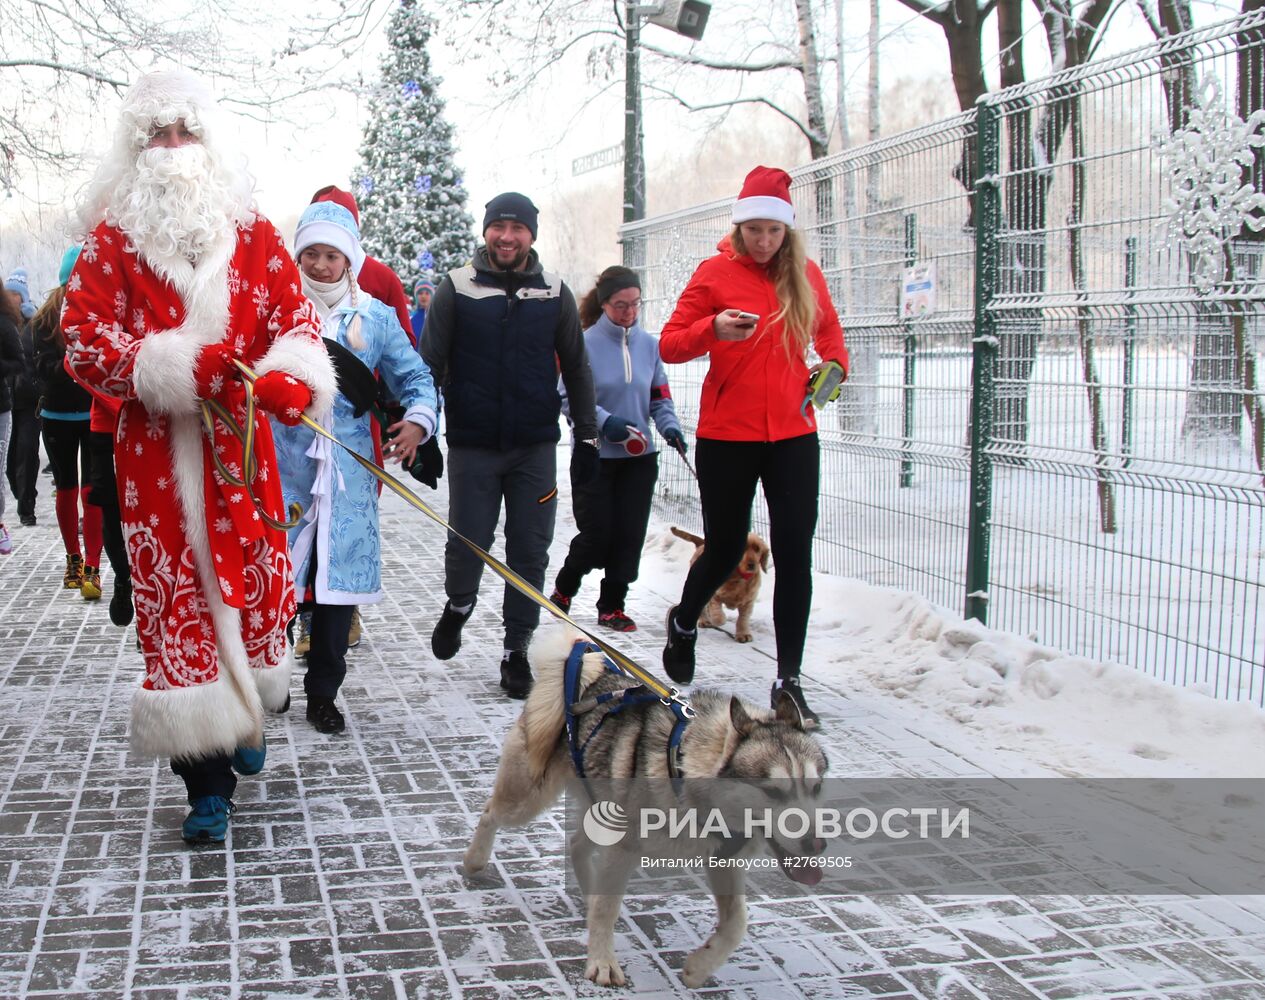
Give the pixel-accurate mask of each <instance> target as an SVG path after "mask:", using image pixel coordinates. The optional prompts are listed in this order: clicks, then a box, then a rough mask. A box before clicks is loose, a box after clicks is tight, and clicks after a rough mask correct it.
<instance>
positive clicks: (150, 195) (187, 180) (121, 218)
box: [106, 143, 236, 261]
mask: <svg viewBox="0 0 1265 1000" xmlns="http://www.w3.org/2000/svg"><path fill="white" fill-rule="evenodd" d="M235 207H236V201H235V199H234V193H233V192H232V191H231V190H230V188H229V186H228V185H227V184H225V183H223V182H222V181H221V180H220V177H219V176H218V172H217V171H216V170H215V168H214V165H213V164H212V161H211V157H210V155H209V154H208V152H207V150H206V147H204V146H203V145H201V144H200V143H191V144H190V145H187V146H180V147H177V148H174V149H168V148H165V147H159V148H155V149H145V150H142V151H141V152H140V154H139V155H138V156H137V157H136V169H135V170H134V171H133V173H132V174H131V176H130V177H129V178H126V179H125V180H124V182H123V184H122V185H121V186H120V187H119V188H118V189H117V190H116V193H115V195H114V197H112V198H111V199H110V205H109V208H108V209H107V212H106V218H107V219H109V220H110V221H111V222H112V223H113V224H114V225H116V226H118V228H119V229H121V230H122V231H123V232H124V233H125V234H126V235H127V237H128V238H129V239H130V240H131V242H132V244H133V245H134V246H136V247H137V248H138V249H140V250H142V251H144V252H145V253H146V254H147V255H149V256H152V257H159V258H162V257H173V256H180V257H184V258H185V259H186V260H191V261H192V260H196V259H197V258H198V256H199V255H201V253H202V252H203V251H204V250H205V249H206V248H207V247H209V246H211V245H213V244H215V243H217V242H219V241H220V240H222V239H224V238H226V237H228V236H231V234H232V232H233V229H234V223H233V218H232V215H233V212H234V208H235Z"/></svg>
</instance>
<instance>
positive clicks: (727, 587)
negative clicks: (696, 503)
mask: <svg viewBox="0 0 1265 1000" xmlns="http://www.w3.org/2000/svg"><path fill="white" fill-rule="evenodd" d="M672 534H674V535H676V537H677V538H684V539H685V540H686V541H687V542H693V543H694V546H695V548H694V555H693V556H691V557H690V565H691V566H693V565H694V563H695V562H696V561H697V560H698V557H699V556H701V555H702V554H703V546H704V545H705V544H706V542H705V541H704V540H703V539H701V538H699V537H698V535H693V534H691V533H690V532H688V531H684V530H682V529H681V528H678V527H676V526H675V525H673V527H672ZM768 571H769V545H768V543H767V542H766V541H765V540H764V539H763V538H761V537H760V536H759V535H757V534H756V533H755V532H754V531H753V532H751V533H750V534H748V535H747V547H746V550H745V551H744V552H743V553H742V558H741V559H740V560H739V561H738V565H737V566H735V567H734V570H733V572H732V573H730V574H729V579H728V580H726V581H725V582H724V583H722V584H721V585H720V589H718V590H717V591H716V593H715V594H713V595H712V599H711V600H710V601H708V602H707V607H705V608H703V613H702V614H701V615H699V617H698V624H699V625H700V626H703V627H705V628H706V627H711V628H720V626H722V625H724V624H725V608H733V609H734V610H735V611H737V612H738V624H737V625H736V626H735V628H734V638H735V639H737V640H738V641H739V642H750V641H751V640H752V639H753V638H754V636H752V634H751V609H752V608H753V607H755V599H756V598H757V597H759V596H760V574H761V573H767V572H768Z"/></svg>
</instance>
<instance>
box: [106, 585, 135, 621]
mask: <svg viewBox="0 0 1265 1000" xmlns="http://www.w3.org/2000/svg"><path fill="white" fill-rule="evenodd" d="M133 613H134V609H133V607H132V581H131V580H120V579H119V578H118V577H117V576H116V577H115V578H114V593H113V594H111V595H110V621H112V622H114V624H115V625H117V626H118V627H119V628H127V626H129V625H131V624H132V615H133Z"/></svg>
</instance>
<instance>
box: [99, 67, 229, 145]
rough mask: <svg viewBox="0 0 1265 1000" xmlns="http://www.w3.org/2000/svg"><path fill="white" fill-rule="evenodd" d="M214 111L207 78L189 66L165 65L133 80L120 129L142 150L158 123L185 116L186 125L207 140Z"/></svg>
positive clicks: (203, 140) (161, 123) (120, 117)
mask: <svg viewBox="0 0 1265 1000" xmlns="http://www.w3.org/2000/svg"><path fill="white" fill-rule="evenodd" d="M214 115H215V95H214V94H212V93H211V88H210V87H209V86H208V85H207V84H206V82H205V81H204V80H202V79H201V78H199V77H196V76H194V75H193V74H192V73H190V72H189V71H188V70H183V69H162V70H156V71H155V72H153V73H146V74H145V75H144V76H142V77H141V78H140V79H139V80H137V81H136V82H135V83H134V84H132V87H131V89H130V90H128V92H127V96H126V97H124V98H123V108H122V112H121V114H120V116H119V129H120V131H121V132H122V133H123V135H124V136H126V137H127V138H128V139H129V140H130V142H131V144H132V145H133V146H134V147H135V148H136V149H138V150H140V149H144V148H145V146H146V144H147V143H148V142H149V139H150V136H151V134H152V133H153V131H154V129H155V127H157V128H162V127H164V126H166V125H170V124H171V123H172V122H174V121H176V120H177V119H180V118H183V119H184V123H185V127H186V128H187V129H188V130H189V131H190V132H192V133H193V134H194V135H196V136H197V137H198V138H199V139H201V140H202V142H204V143H205V142H206V141H207V139H208V131H209V129H210V126H211V123H212V120H213V119H214Z"/></svg>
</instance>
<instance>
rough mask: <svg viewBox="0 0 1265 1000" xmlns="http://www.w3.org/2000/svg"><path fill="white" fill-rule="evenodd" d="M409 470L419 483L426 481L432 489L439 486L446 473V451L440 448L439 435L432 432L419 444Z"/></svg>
mask: <svg viewBox="0 0 1265 1000" xmlns="http://www.w3.org/2000/svg"><path fill="white" fill-rule="evenodd" d="M408 472H409V475H410V476H412V477H413V478H414V479H416V480H417V481H418V482H419V483H425V484H426V485H427V486H429V487H430V488H431V489H432V490H434V489H438V488H439V480H440V479H441V478H442V477H443V475H444V453H443V452H442V451H440V450H439V438H438V437H437V436H435V435H434V434H432V435H431V436H430V437H428V438H427V439H426V440H425V441H424V442H422V444H420V445H419V446H418V448H417V451H416V452H414V454H413V464H412V465H410V466H409V469H408Z"/></svg>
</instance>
